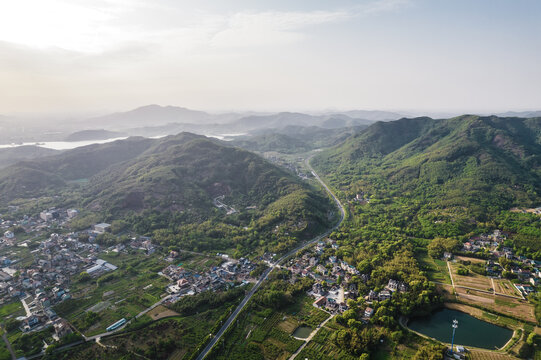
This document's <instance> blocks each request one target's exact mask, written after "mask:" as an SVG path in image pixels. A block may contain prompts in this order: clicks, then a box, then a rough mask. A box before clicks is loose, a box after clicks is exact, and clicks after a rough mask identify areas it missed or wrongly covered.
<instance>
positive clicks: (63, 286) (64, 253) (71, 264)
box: [0, 208, 116, 339]
mask: <svg viewBox="0 0 541 360" xmlns="http://www.w3.org/2000/svg"><path fill="white" fill-rule="evenodd" d="M77 215H78V211H77V210H75V209H68V210H63V209H55V208H51V209H47V210H44V211H42V212H41V213H40V214H39V216H36V217H29V216H26V215H25V216H23V217H21V218H20V219H18V220H0V235H2V234H3V236H2V237H1V239H0V248H5V250H4V252H3V253H4V255H2V256H0V304H4V303H9V302H12V301H14V300H18V301H21V303H22V305H23V307H24V309H25V315H24V316H20V317H19V318H17V320H19V321H20V329H21V331H24V332H28V331H38V330H41V329H43V328H46V327H52V328H53V329H54V333H53V337H54V338H55V339H59V338H61V337H63V336H65V335H67V334H69V333H71V332H72V329H71V327H70V325H69V323H68V322H67V321H65V320H64V319H62V318H60V317H58V315H57V314H56V313H55V311H54V310H53V307H54V306H55V305H56V304H58V303H60V302H62V301H65V300H67V299H70V298H71V294H70V290H69V287H70V283H71V279H72V278H73V277H74V276H78V275H79V274H81V273H82V272H86V273H88V274H89V275H90V276H93V277H97V276H100V275H101V274H104V273H105V272H109V271H114V270H116V266H114V265H112V264H110V263H108V262H107V261H104V260H101V259H99V258H98V254H99V252H100V246H99V245H98V244H95V243H92V241H93V240H94V239H95V237H96V236H97V235H98V234H99V233H100V231H106V230H107V226H104V225H108V224H98V225H96V226H94V227H93V228H91V229H89V230H87V231H83V232H80V233H69V234H55V233H53V234H51V235H50V236H49V237H48V238H47V239H45V240H42V241H40V242H39V243H38V244H36V243H35V242H32V243H30V241H29V240H21V239H17V236H16V234H14V232H13V231H12V230H11V229H14V228H21V229H23V230H24V232H25V234H26V235H25V238H27V237H28V234H34V235H35V236H37V235H39V234H43V233H44V232H45V231H50V230H49V229H50V228H51V225H53V223H54V225H55V226H62V225H63V224H64V223H65V222H66V221H68V220H70V219H72V218H74V217H76V216H77ZM21 231H22V230H21ZM83 233H84V234H85V235H88V236H85V241H80V240H79V237H80V236H81V234H83ZM29 245H30V246H29ZM21 248H28V250H25V251H22V252H21V251H19V250H17V249H21Z"/></svg>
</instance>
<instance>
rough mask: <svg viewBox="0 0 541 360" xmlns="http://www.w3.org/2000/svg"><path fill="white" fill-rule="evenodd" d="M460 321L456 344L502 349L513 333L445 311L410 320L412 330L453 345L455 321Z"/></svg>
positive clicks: (465, 315) (461, 313)
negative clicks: (452, 326)
mask: <svg viewBox="0 0 541 360" xmlns="http://www.w3.org/2000/svg"><path fill="white" fill-rule="evenodd" d="M454 319H456V320H458V328H457V329H456V333H455V344H456V345H464V346H474V347H478V348H484V349H491V350H493V349H495V348H501V347H503V346H504V345H505V343H507V342H508V341H509V339H511V336H513V331H512V330H509V329H506V328H503V327H500V326H497V325H493V324H490V323H487V322H485V321H482V320H479V319H476V318H474V317H473V316H471V315H468V314H466V313H463V312H460V311H456V310H450V309H443V310H440V311H437V312H435V313H434V314H432V315H431V316H430V317H426V318H416V319H412V320H410V322H409V323H408V327H409V328H410V329H411V330H414V331H417V332H419V333H421V334H424V335H427V336H430V337H431V338H434V339H436V340H439V341H441V342H444V343H451V336H452V328H451V324H452V322H453V320H454Z"/></svg>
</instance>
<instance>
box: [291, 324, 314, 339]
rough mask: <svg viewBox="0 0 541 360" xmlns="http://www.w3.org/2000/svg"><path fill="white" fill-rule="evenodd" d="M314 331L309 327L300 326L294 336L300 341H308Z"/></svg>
mask: <svg viewBox="0 0 541 360" xmlns="http://www.w3.org/2000/svg"><path fill="white" fill-rule="evenodd" d="M312 331H313V329H312V328H311V327H309V326H299V327H298V328H296V329H295V331H294V332H293V336H294V337H296V338H299V339H306V338H307V337H308V336H310V334H311V333H312Z"/></svg>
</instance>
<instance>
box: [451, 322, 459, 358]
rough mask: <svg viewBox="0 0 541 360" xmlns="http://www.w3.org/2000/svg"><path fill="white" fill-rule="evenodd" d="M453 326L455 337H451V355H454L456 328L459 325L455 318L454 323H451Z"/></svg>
mask: <svg viewBox="0 0 541 360" xmlns="http://www.w3.org/2000/svg"><path fill="white" fill-rule="evenodd" d="M451 327H452V328H453V337H452V338H451V355H453V346H454V344H455V331H456V328H457V327H458V320H457V319H454V320H453V324H452V325H451Z"/></svg>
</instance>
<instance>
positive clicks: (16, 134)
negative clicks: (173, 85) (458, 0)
mask: <svg viewBox="0 0 541 360" xmlns="http://www.w3.org/2000/svg"><path fill="white" fill-rule="evenodd" d="M540 114H541V111H528V112H507V113H504V114H499V115H500V116H505V117H535V116H539V115H540ZM411 116H413V115H412V114H411V113H406V112H404V113H401V112H389V111H377V110H374V111H368V110H349V111H327V112H323V113H319V114H306V113H299V112H279V113H254V112H236V113H235V112H231V113H223V114H211V113H207V112H204V111H198V110H191V109H187V108H183V107H177V106H160V105H146V106H142V107H139V108H136V109H133V110H130V111H126V112H117V113H113V114H108V115H104V116H99V117H94V118H90V119H82V120H62V121H60V120H58V121H52V120H51V121H49V120H48V121H41V122H39V121H36V120H32V121H30V120H28V121H27V120H24V119H14V118H10V117H7V116H1V115H0V130H2V133H3V135H4V136H3V137H2V138H0V144H7V143H14V142H15V143H17V142H43V141H61V140H64V139H66V138H67V137H68V136H71V135H70V134H72V133H79V132H82V131H83V132H82V133H80V134H76V135H73V136H74V137H69V138H68V139H69V141H73V139H77V138H79V139H85V140H99V139H103V138H104V136H105V135H103V133H102V134H99V133H98V130H100V129H103V130H101V131H113V132H120V133H122V134H125V135H128V136H129V135H131V136H147V137H148V136H164V135H174V134H178V133H180V132H193V133H197V134H202V135H221V134H232V133H235V134H238V133H254V132H258V131H261V130H269V129H274V130H281V129H284V128H285V127H287V126H302V127H311V126H317V127H321V128H325V129H339V128H350V127H356V126H366V125H370V124H372V123H374V122H377V121H394V120H398V119H401V118H405V117H411ZM415 116H417V115H415ZM444 117H445V118H447V117H448V116H443V115H442V116H438V118H444ZM84 132H86V133H84ZM92 132H94V133H92ZM116 135H117V134H111V136H113V137H116Z"/></svg>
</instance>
